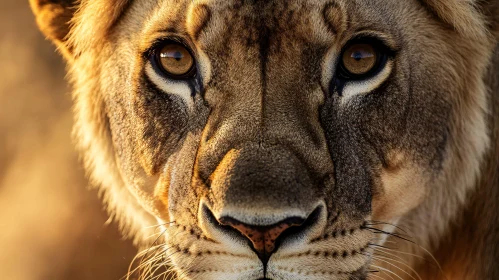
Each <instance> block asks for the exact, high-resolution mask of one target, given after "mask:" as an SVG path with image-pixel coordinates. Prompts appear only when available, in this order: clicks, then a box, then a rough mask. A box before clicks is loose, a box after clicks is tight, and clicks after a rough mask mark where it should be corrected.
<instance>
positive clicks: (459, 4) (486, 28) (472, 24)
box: [421, 0, 499, 38]
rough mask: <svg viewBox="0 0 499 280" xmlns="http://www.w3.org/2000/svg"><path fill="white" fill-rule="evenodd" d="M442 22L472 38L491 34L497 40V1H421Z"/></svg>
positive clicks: (498, 14)
mask: <svg viewBox="0 0 499 280" xmlns="http://www.w3.org/2000/svg"><path fill="white" fill-rule="evenodd" d="M421 2H422V3H424V4H425V6H426V7H427V8H428V9H429V10H430V11H431V12H432V13H433V14H435V15H436V16H438V17H439V18H440V19H441V20H442V21H444V22H446V23H448V24H450V25H451V26H453V27H454V28H455V29H456V30H457V31H458V32H460V33H462V34H465V35H467V36H470V37H473V36H477V35H484V34H486V33H489V34H490V33H491V34H493V35H494V36H495V37H496V38H499V0H421Z"/></svg>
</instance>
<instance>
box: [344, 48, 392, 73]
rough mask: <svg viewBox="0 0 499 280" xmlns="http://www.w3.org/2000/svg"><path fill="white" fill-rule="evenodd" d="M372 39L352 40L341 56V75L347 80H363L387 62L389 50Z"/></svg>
mask: <svg viewBox="0 0 499 280" xmlns="http://www.w3.org/2000/svg"><path fill="white" fill-rule="evenodd" d="M370 41H372V40H362V41H357V42H355V41H354V42H351V43H350V44H348V45H347V47H346V48H345V49H343V51H342V53H341V56H340V63H339V69H338V71H339V73H338V74H339V75H340V77H341V78H343V79H346V80H363V79H367V78H370V77H371V76H374V75H375V74H377V73H378V72H379V70H381V69H382V67H383V66H384V64H385V62H386V57H387V52H385V51H384V50H385V49H386V47H383V46H382V44H381V43H378V42H376V41H373V42H370Z"/></svg>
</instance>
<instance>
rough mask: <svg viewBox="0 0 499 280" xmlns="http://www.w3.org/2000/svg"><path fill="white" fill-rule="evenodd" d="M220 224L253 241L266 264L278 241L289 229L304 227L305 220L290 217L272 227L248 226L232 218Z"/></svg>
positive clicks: (222, 220)
mask: <svg viewBox="0 0 499 280" xmlns="http://www.w3.org/2000/svg"><path fill="white" fill-rule="evenodd" d="M219 222H220V223H221V224H222V225H225V226H230V227H232V228H234V229H236V230H237V231H239V232H240V233H241V234H243V235H244V236H246V238H248V239H249V240H250V241H251V243H252V245H253V248H254V249H255V251H256V252H257V253H258V256H259V257H260V259H261V260H262V261H263V262H264V263H266V262H267V261H268V258H269V257H270V255H271V254H272V252H274V250H275V247H276V241H277V239H278V238H279V237H280V236H281V235H282V234H283V233H284V232H285V231H286V230H288V229H289V228H292V227H300V226H302V225H303V224H304V223H305V219H303V218H300V217H290V218H287V219H285V220H282V221H280V222H278V223H276V224H274V225H270V226H255V225H248V224H244V223H242V222H240V221H238V220H236V219H233V218H231V217H221V218H220V219H219Z"/></svg>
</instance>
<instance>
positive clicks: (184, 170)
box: [31, 0, 499, 279]
mask: <svg viewBox="0 0 499 280" xmlns="http://www.w3.org/2000/svg"><path fill="white" fill-rule="evenodd" d="M31 5H32V8H33V10H34V12H35V14H36V17H37V22H38V24H39V26H40V28H41V30H42V31H43V32H44V33H45V34H46V35H47V36H48V37H49V38H50V39H52V40H53V41H54V42H55V43H56V44H57V46H58V48H59V50H60V51H61V53H63V54H64V56H65V58H66V59H67V61H68V65H69V77H70V78H71V82H72V84H73V87H74V104H75V105H74V106H75V108H74V112H75V139H76V141H77V146H78V148H79V150H80V151H81V152H82V155H83V158H84V162H85V166H86V168H87V170H88V173H89V175H90V177H91V179H92V183H93V184H95V185H98V186H99V187H100V188H101V190H102V193H103V197H104V201H105V202H106V205H107V207H108V210H109V212H110V213H111V215H112V216H114V217H116V219H118V220H119V221H120V223H121V225H122V228H123V231H124V234H125V235H127V236H133V237H134V238H135V241H136V243H137V245H139V246H142V247H144V248H145V250H144V251H143V253H142V254H141V255H139V257H138V259H141V260H142V261H141V262H139V263H140V265H139V267H138V270H139V271H141V272H140V273H139V274H140V275H139V277H141V278H145V279H156V278H154V277H161V276H164V275H168V274H172V273H173V274H175V275H176V277H178V278H179V279H379V278H384V279H499V264H498V263H499V206H498V203H497V202H499V175H498V173H499V48H498V38H499V2H498V1H497V0H377V1H373V0H324V1H322V0H303V1H295V0H268V1H263V0H260V1H258V0H199V1H198V0H189V1H187V0H183V1H182V0H176V1H173V0H135V1H131V0H128V1H127V0H114V1H113V0H81V1H75V0H73V1H70V0H67V1H64V0H31ZM158 229H159V231H158ZM164 265H168V266H169V267H171V270H168V271H164V270H163V271H162V270H161V269H162V267H163V266H164ZM158 271H160V272H161V273H159V274H158ZM133 273H134V271H131V274H132V275H133ZM155 275H156V276H155Z"/></svg>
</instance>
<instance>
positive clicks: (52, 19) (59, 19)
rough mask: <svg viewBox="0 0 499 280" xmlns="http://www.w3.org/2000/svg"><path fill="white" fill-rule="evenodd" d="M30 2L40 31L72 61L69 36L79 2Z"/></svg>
mask: <svg viewBox="0 0 499 280" xmlns="http://www.w3.org/2000/svg"><path fill="white" fill-rule="evenodd" d="M29 2H30V5H31V9H32V10H33V13H34V14H35V17H36V22H37V24H38V26H39V28H40V30H41V31H42V32H43V33H44V34H45V36H47V38H49V39H50V40H52V41H53V42H54V43H55V44H56V46H57V47H58V48H59V50H60V51H61V52H62V54H63V55H64V56H65V57H66V58H67V59H71V57H72V54H71V47H70V46H68V44H67V36H68V34H69V31H70V27H71V25H70V22H71V19H72V18H73V15H74V13H75V11H76V10H77V6H78V4H77V2H78V1H77V0H30V1H29Z"/></svg>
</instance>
